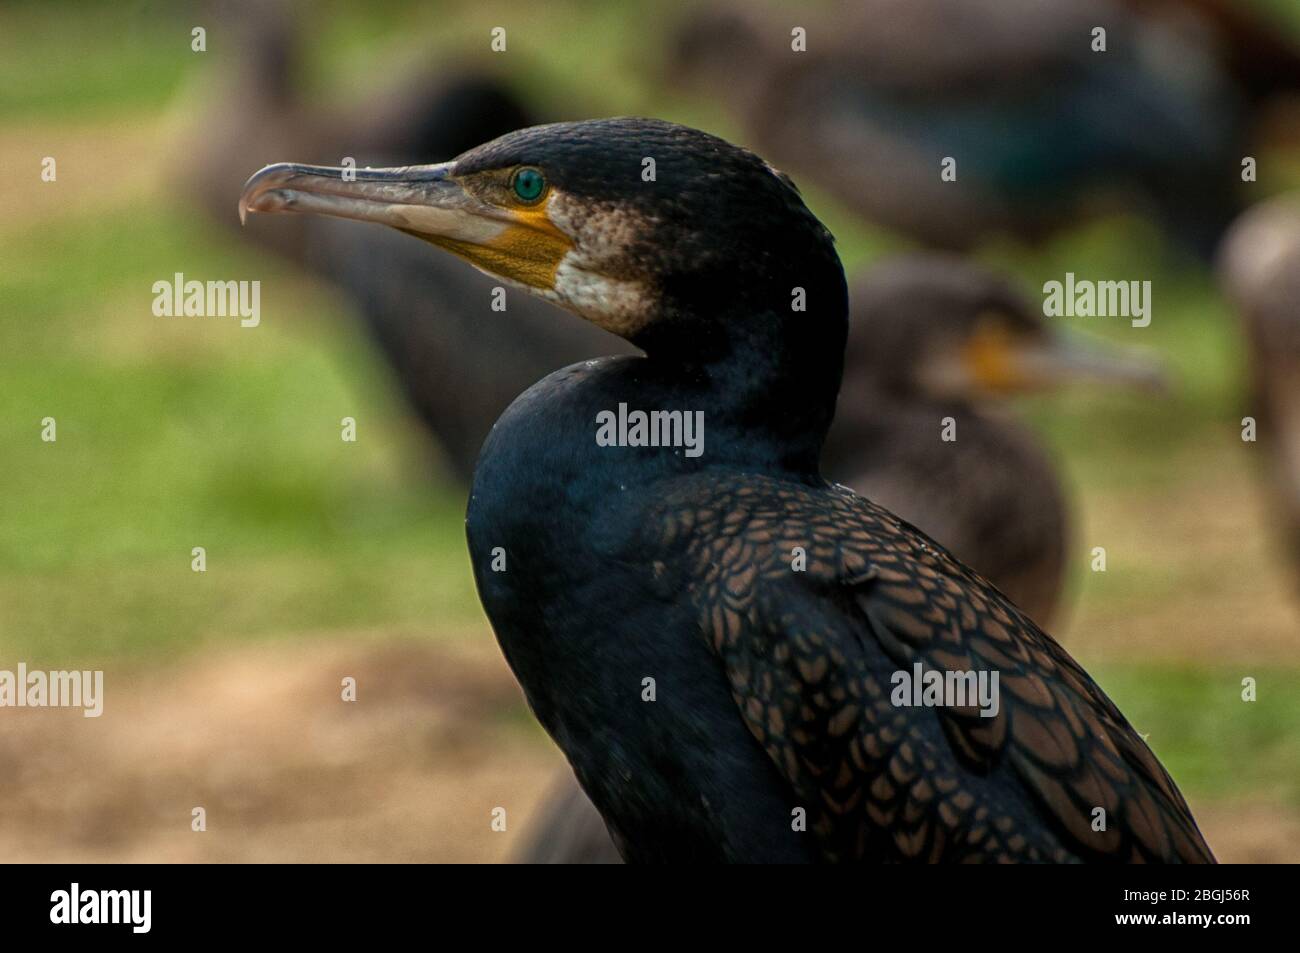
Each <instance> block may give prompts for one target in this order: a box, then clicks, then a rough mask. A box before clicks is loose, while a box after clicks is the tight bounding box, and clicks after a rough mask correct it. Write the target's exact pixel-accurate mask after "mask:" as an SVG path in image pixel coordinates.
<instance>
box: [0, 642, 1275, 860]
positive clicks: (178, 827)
mask: <svg viewBox="0 0 1300 953" xmlns="http://www.w3.org/2000/svg"><path fill="white" fill-rule="evenodd" d="M345 676H352V677H354V678H356V679H357V685H358V695H357V701H356V702H353V703H348V702H344V701H342V700H341V698H340V691H341V680H342V679H343V678H344V677H345ZM105 696H106V701H105V707H104V714H103V716H102V717H100V718H98V719H93V718H83V717H82V715H81V713H80V712H79V711H72V710H51V709H5V710H4V711H3V713H0V860H6V861H22V862H43V861H52V862H54V861H57V862H76V863H81V862H94V863H114V862H186V863H188V862H236V861H242V862H272V861H277V862H328V861H341V862H354V861H366V862H499V861H505V860H509V859H510V858H511V857H512V856H515V855H516V853H517V852H518V851H519V850H520V849H521V848H522V847H523V846H524V845H525V844H526V843H527V842H528V840H529V839H530V838H531V837H532V836H533V834H534V833H535V830H534V828H533V827H532V826H530V821H532V820H533V819H534V818H535V817H536V816H537V815H538V808H539V807H540V802H541V800H542V798H543V797H544V796H545V795H546V793H547V792H548V791H549V789H550V788H551V786H552V784H553V782H554V780H555V776H556V775H555V772H556V771H557V770H559V769H560V768H561V767H562V764H563V759H562V758H561V757H560V755H559V753H558V752H557V751H556V749H555V748H554V746H553V745H551V743H550V742H549V741H548V740H547V739H546V738H545V737H544V736H543V735H542V734H541V731H540V729H538V728H536V726H535V725H534V724H533V722H532V719H531V715H529V714H528V713H527V710H526V708H525V706H524V703H523V699H522V697H521V695H520V693H519V690H518V688H517V686H516V685H515V683H514V681H513V679H512V678H511V676H510V673H509V671H508V670H507V669H506V667H505V664H504V662H503V661H502V660H501V658H500V655H499V654H498V652H497V650H496V647H495V646H494V645H493V644H491V642H490V640H488V639H477V638H476V639H473V640H468V639H467V640H455V641H452V642H450V643H448V642H439V643H431V642H428V641H416V640H410V641H406V640H403V641H382V642H374V641H360V642H355V643H339V642H337V641H325V642H322V643H311V642H307V641H294V642H289V643H278V644H275V645H270V646H251V647H249V646H244V647H239V648H235V649H226V650H222V651H220V652H209V653H202V654H199V655H196V656H194V657H191V658H189V659H188V660H186V661H184V662H183V663H181V664H179V665H175V666H169V667H165V668H148V669H139V670H113V669H110V670H107V671H106V672H105ZM195 807H203V808H205V809H206V812H207V830H206V831H205V832H202V833H195V832H193V831H191V829H190V825H191V811H192V809H193V808H195ZM497 807H503V808H505V809H506V819H507V829H506V831H505V832H495V831H493V830H492V827H491V821H492V811H493V809H494V808H497ZM1196 808H1197V815H1198V818H1199V819H1200V821H1201V823H1202V827H1203V829H1204V830H1205V833H1206V836H1207V838H1208V839H1209V841H1210V843H1211V844H1212V845H1213V847H1214V849H1215V851H1216V853H1217V854H1218V856H1219V858H1220V860H1223V861H1235V862H1247V863H1259V862H1278V861H1292V862H1294V861H1296V860H1297V859H1300V812H1296V811H1293V810H1288V809H1285V808H1282V807H1278V806H1275V805H1271V804H1266V803H1264V804H1261V803H1246V804H1209V805H1205V804H1203V803H1201V802H1199V801H1198V802H1196Z"/></svg>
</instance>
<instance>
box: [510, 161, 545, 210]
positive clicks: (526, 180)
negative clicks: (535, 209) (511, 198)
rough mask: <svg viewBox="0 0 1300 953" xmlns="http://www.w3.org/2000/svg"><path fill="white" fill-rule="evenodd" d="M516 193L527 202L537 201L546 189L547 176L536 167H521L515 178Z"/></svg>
mask: <svg viewBox="0 0 1300 953" xmlns="http://www.w3.org/2000/svg"><path fill="white" fill-rule="evenodd" d="M514 185H515V195H517V196H519V197H520V198H521V199H523V200H524V201H525V202H535V201H537V200H538V199H539V198H541V195H542V193H543V192H545V191H546V177H545V176H544V175H542V173H540V172H538V171H537V170H536V169H520V170H519V171H518V172H516V173H515V178H514Z"/></svg>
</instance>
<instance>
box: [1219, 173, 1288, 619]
mask: <svg viewBox="0 0 1300 953" xmlns="http://www.w3.org/2000/svg"><path fill="white" fill-rule="evenodd" d="M1220 271H1221V273H1222V276H1223V282H1224V284H1225V286H1226V288H1227V291H1228V295H1229V297H1230V298H1231V300H1232V302H1233V304H1234V305H1235V306H1236V309H1237V311H1238V313H1239V315H1240V317H1241V322H1242V324H1243V326H1244V328H1245V332H1246V340H1247V342H1248V346H1249V354H1250V369H1251V385H1252V386H1251V389H1252V395H1251V397H1252V403H1251V410H1250V411H1248V412H1247V415H1248V416H1250V417H1253V418H1254V423H1255V431H1256V433H1255V438H1256V440H1257V441H1258V445H1259V446H1260V447H1262V448H1264V449H1265V450H1266V451H1268V455H1269V464H1268V466H1269V468H1270V470H1271V471H1272V479H1271V481H1270V482H1271V484H1272V496H1273V499H1274V503H1275V506H1276V509H1277V512H1278V514H1279V516H1280V523H1281V533H1282V540H1283V546H1284V547H1285V551H1286V554H1287V558H1288V559H1289V560H1290V562H1291V573H1292V576H1293V578H1292V584H1293V586H1294V587H1295V592H1296V593H1297V594H1300V195H1288V196H1283V197H1281V198H1277V199H1274V200H1272V201H1269V202H1266V203H1263V204H1260V205H1257V206H1255V207H1254V208H1252V209H1251V210H1250V211H1248V212H1246V214H1245V215H1243V216H1242V217H1241V220H1240V221H1238V222H1237V223H1236V224H1234V225H1233V227H1232V229H1231V231H1230V232H1229V233H1228V237H1227V239H1226V240H1225V241H1224V244H1223V252H1222V256H1221V260H1220ZM1244 423H1245V422H1244V421H1243V424H1244Z"/></svg>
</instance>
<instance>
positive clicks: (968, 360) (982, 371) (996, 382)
mask: <svg viewBox="0 0 1300 953" xmlns="http://www.w3.org/2000/svg"><path fill="white" fill-rule="evenodd" d="M962 358H963V360H964V362H965V364H966V367H967V369H968V371H969V373H970V378H971V380H972V381H974V382H975V384H976V385H977V386H978V387H980V388H981V389H982V390H985V391H988V392H989V393H993V394H1006V393H1012V392H1015V391H1022V390H1026V389H1028V388H1030V387H1032V386H1033V385H1034V384H1035V383H1036V382H1035V381H1034V380H1033V379H1032V377H1031V376H1029V375H1027V374H1026V373H1025V372H1024V367H1023V362H1022V361H1021V360H1020V358H1021V354H1020V351H1019V342H1017V341H1016V339H1015V336H1014V335H1013V334H1012V332H1011V329H1010V328H1008V327H1007V326H1006V324H1005V323H1004V322H1002V321H1000V320H998V319H997V318H996V317H995V316H992V315H991V316H989V318H988V319H986V320H984V321H983V322H981V324H980V326H979V327H978V328H977V329H976V331H975V333H974V334H973V335H971V338H970V340H969V341H968V342H967V343H966V345H965V347H964V348H963V351H962Z"/></svg>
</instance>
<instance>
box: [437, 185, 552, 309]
mask: <svg viewBox="0 0 1300 953" xmlns="http://www.w3.org/2000/svg"><path fill="white" fill-rule="evenodd" d="M493 198H496V197H495V196H494V197H493ZM551 198H552V196H551V195H550V194H548V195H547V196H546V197H545V199H544V200H543V201H541V202H539V203H537V204H535V205H531V206H519V207H515V208H509V207H507V211H508V221H505V222H503V223H502V228H501V231H500V233H499V234H497V235H495V236H494V237H492V238H490V239H488V240H487V241H486V242H482V243H471V242H465V241H460V240H457V239H455V238H449V237H445V236H438V235H423V234H420V233H419V232H411V234H413V235H416V236H418V237H420V238H423V239H424V240H425V241H428V242H431V243H433V244H434V245H437V246H438V247H439V248H444V249H446V250H447V251H449V252H451V253H452V254H454V255H457V256H459V257H461V258H463V259H465V260H466V261H468V262H469V263H470V264H472V265H474V266H476V267H478V268H481V269H483V270H484V271H488V272H491V273H492V274H494V275H500V276H501V277H503V278H509V279H511V280H512V281H517V282H519V283H520V284H523V285H527V286H529V287H531V288H543V289H551V288H554V287H555V274H556V271H557V270H558V269H559V267H560V262H561V261H563V260H564V256H565V255H567V254H568V253H569V252H570V251H572V249H573V241H572V240H571V239H570V238H569V236H567V235H565V234H564V233H563V232H562V231H560V230H559V229H558V228H556V227H555V225H554V223H552V222H551V219H550V216H549V215H547V213H546V207H547V205H549V204H550V200H551Z"/></svg>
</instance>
